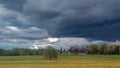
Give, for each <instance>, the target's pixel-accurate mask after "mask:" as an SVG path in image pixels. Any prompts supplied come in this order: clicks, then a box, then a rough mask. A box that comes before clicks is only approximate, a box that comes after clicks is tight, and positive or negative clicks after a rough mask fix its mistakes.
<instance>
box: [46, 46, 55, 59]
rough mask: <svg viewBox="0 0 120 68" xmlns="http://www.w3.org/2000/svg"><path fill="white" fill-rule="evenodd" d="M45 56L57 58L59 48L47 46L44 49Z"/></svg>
mask: <svg viewBox="0 0 120 68" xmlns="http://www.w3.org/2000/svg"><path fill="white" fill-rule="evenodd" d="M44 57H45V58H46V59H49V60H52V59H53V58H57V50H56V49H55V48H53V47H51V46H47V47H46V48H45V49H44Z"/></svg>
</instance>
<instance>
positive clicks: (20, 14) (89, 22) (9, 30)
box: [0, 0, 120, 49]
mask: <svg viewBox="0 0 120 68" xmlns="http://www.w3.org/2000/svg"><path fill="white" fill-rule="evenodd" d="M119 6H120V0H0V48H6V49H10V48H14V47H27V48H28V47H30V48H32V47H36V45H35V44H39V47H43V46H46V44H47V45H53V46H55V47H64V48H68V46H70V45H88V44H91V43H96V44H100V43H108V42H109V43H119V40H120V13H119V12H120V7H119ZM51 40H53V42H51Z"/></svg>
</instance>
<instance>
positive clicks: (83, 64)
mask: <svg viewBox="0 0 120 68" xmlns="http://www.w3.org/2000/svg"><path fill="white" fill-rule="evenodd" d="M0 68H120V55H59V57H58V59H54V60H46V59H44V57H43V56H0Z"/></svg>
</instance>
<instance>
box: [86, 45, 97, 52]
mask: <svg viewBox="0 0 120 68" xmlns="http://www.w3.org/2000/svg"><path fill="white" fill-rule="evenodd" d="M88 51H89V53H90V54H98V46H97V45H96V44H91V45H90V46H89V47H88Z"/></svg>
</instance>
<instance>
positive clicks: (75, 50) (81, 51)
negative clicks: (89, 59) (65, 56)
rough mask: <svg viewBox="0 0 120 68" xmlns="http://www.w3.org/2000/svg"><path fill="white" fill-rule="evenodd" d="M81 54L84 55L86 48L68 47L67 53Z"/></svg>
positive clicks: (86, 51)
mask: <svg viewBox="0 0 120 68" xmlns="http://www.w3.org/2000/svg"><path fill="white" fill-rule="evenodd" d="M70 53H71V54H81V55H86V54H87V53H88V50H87V49H86V48H78V47H75V48H71V49H69V54H70Z"/></svg>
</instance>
